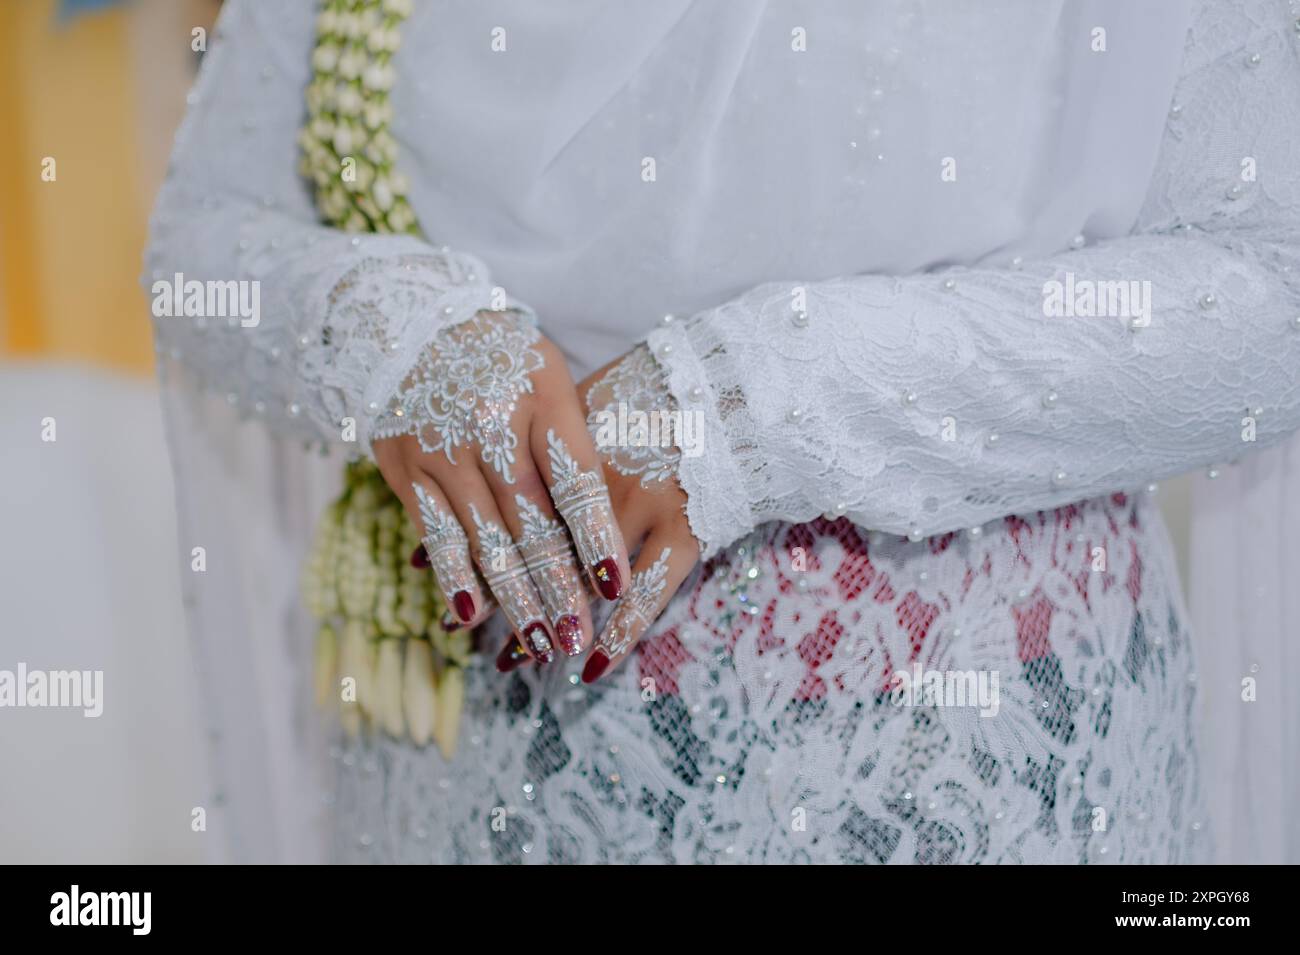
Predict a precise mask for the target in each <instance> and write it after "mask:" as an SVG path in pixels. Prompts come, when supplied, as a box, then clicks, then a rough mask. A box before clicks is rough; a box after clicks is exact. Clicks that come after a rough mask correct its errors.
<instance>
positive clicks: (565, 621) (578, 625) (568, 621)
mask: <svg viewBox="0 0 1300 955" xmlns="http://www.w3.org/2000/svg"><path fill="white" fill-rule="evenodd" d="M555 636H556V638H557V639H558V640H559V641H560V649H561V650H563V651H564V652H565V653H566V654H568V655H569V656H571V657H576V656H577V655H578V654H579V653H581V652H582V621H581V620H579V619H578V618H577V617H575V616H574V615H573V614H569V615H567V616H564V617H561V618H560V619H559V620H557V621H555Z"/></svg>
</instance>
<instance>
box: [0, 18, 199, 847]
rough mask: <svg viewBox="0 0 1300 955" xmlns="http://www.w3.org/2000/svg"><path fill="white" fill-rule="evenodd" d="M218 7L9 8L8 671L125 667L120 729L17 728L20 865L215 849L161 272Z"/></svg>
mask: <svg viewBox="0 0 1300 955" xmlns="http://www.w3.org/2000/svg"><path fill="white" fill-rule="evenodd" d="M72 6H78V7H84V8H88V9H86V10H85V12H82V13H79V14H77V15H75V16H70V15H69V12H70V10H69V8H70V7H72ZM216 11H217V4H216V2H214V0H120V2H112V3H110V2H107V0H62V2H61V3H56V2H55V0H0V130H2V131H3V133H2V135H3V136H4V143H3V145H0V449H3V450H0V460H3V462H4V467H3V468H2V469H0V492H2V493H0V609H2V610H3V620H2V621H0V668H12V667H13V666H14V665H15V664H16V663H18V662H19V661H21V662H23V663H25V664H27V665H29V666H31V667H35V668H64V667H70V668H73V669H92V670H93V669H99V670H102V671H103V672H104V673H105V681H104V683H105V707H104V713H103V716H102V717H101V718H99V719H94V720H87V719H83V718H82V717H81V715H80V713H70V712H65V711H58V710H50V709H33V710H28V709H24V710H21V711H12V710H5V712H4V714H3V716H0V766H4V767H5V775H6V778H9V779H14V780H22V785H21V786H5V785H0V861H3V862H8V863H22V862H65V863H67V862H196V861H200V860H202V859H204V858H206V857H207V853H208V851H209V842H208V841H207V840H205V839H203V838H202V837H201V836H200V835H199V834H197V833H194V832H192V831H191V830H190V826H189V823H188V819H189V810H190V807H193V806H196V805H203V804H204V801H205V800H209V799H210V790H209V788H208V786H207V783H206V780H205V775H204V774H205V764H204V761H203V759H202V758H201V756H202V752H203V750H202V745H203V743H202V735H201V732H200V730H199V723H198V715H197V713H196V711H195V709H194V707H193V706H192V702H191V701H192V699H193V697H194V695H195V693H194V686H193V683H192V672H193V660H192V658H191V656H190V653H189V643H188V641H187V639H186V637H185V630H184V622H183V615H182V609H181V604H180V595H179V587H180V571H179V568H180V567H181V566H183V564H182V561H183V559H184V553H185V551H183V550H182V549H181V548H180V547H179V546H178V541H177V536H176V527H175V523H174V515H173V512H172V509H171V507H170V506H169V502H170V501H171V500H172V498H173V488H172V479H171V469H170V467H169V462H168V460H167V453H166V445H165V441H164V437H163V434H164V431H163V420H162V415H161V412H160V408H159V402H158V392H157V386H156V383H155V380H154V376H153V346H152V341H151V338H152V330H151V328H150V323H149V306H148V298H147V296H146V294H145V293H144V291H143V290H142V289H141V288H140V285H139V276H140V273H141V261H142V251H143V246H144V241H145V233H146V222H147V219H148V215H149V207H150V205H151V203H152V201H153V196H154V194H155V192H156V191H157V188H158V185H159V183H160V182H161V179H162V176H163V173H164V170H165V169H166V164H167V157H168V154H169V152H170V146H171V139H172V135H173V131H174V129H175V127H176V124H177V123H178V122H179V120H180V117H181V114H182V112H183V109H184V106H185V94H186V92H187V90H188V89H189V87H190V85H191V83H192V82H193V78H194V73H195V68H196V66H197V55H196V53H195V52H194V50H193V49H192V48H191V42H192V37H193V31H194V30H195V29H203V30H210V28H211V26H212V21H213V17H214V15H215V13H216ZM47 158H49V159H52V160H53V161H54V167H53V169H54V178H53V179H51V180H48V181H47V179H46V178H44V177H43V172H44V171H45V169H46V166H45V161H46V159H47ZM47 421H49V422H57V438H56V439H55V440H50V438H53V437H55V435H54V433H53V432H49V433H48V436H47V432H46V428H45V424H44V423H45V422H47Z"/></svg>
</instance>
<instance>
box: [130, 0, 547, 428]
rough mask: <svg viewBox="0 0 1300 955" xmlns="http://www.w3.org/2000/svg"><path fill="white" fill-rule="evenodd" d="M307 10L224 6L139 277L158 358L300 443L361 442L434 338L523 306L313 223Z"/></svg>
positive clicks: (472, 280)
mask: <svg viewBox="0 0 1300 955" xmlns="http://www.w3.org/2000/svg"><path fill="white" fill-rule="evenodd" d="M314 12H315V5H314V4H310V3H259V4H254V3H247V2H242V0H241V2H231V3H227V4H226V7H225V9H224V11H223V13H222V16H221V20H220V23H219V25H218V27H217V30H216V35H215V37H213V38H212V41H211V44H210V50H209V52H208V54H207V55H206V57H205V59H204V64H203V69H202V72H201V75H200V78H199V81H198V83H197V84H196V85H195V88H194V90H193V92H191V93H190V97H189V104H190V105H189V111H188V113H187V114H186V117H185V121H184V123H183V124H182V127H181V130H180V132H179V134H178V136H177V141H176V146H175V150H174V153H173V157H172V165H171V168H170V171H169V174H168V177H167V181H166V183H165V185H164V186H163V189H162V192H161V194H160V196H159V199H158V203H157V206H156V208H155V211H154V217H153V221H152V226H151V235H150V242H149V248H148V251H147V255H146V274H145V278H144V283H145V285H146V287H147V288H148V289H149V290H150V294H151V296H153V298H154V302H155V305H154V314H155V319H154V324H155V329H156V341H157V344H158V348H159V350H160V351H161V352H162V353H163V354H164V356H165V357H169V358H172V359H176V360H179V361H180V362H181V363H183V364H184V365H185V366H186V367H188V368H189V369H191V370H193V371H194V372H195V373H197V374H198V376H199V377H200V378H201V380H202V382H203V383H204V384H205V385H206V386H207V387H208V388H211V389H214V390H218V391H220V392H221V393H223V394H225V395H226V396H227V398H228V400H230V401H231V402H232V403H234V404H238V405H240V406H241V407H242V408H243V409H245V411H246V412H247V413H249V414H251V415H256V416H261V417H264V418H265V419H266V420H267V421H268V422H269V423H270V424H272V426H279V427H282V428H284V429H287V430H289V431H291V432H292V433H296V434H299V435H302V436H303V437H307V438H321V439H325V440H329V441H339V440H341V439H345V437H346V436H345V428H344V425H343V419H344V418H352V419H354V420H355V421H356V425H357V427H356V429H355V430H356V439H357V440H358V441H359V442H360V444H361V445H362V446H363V447H364V446H365V445H366V443H367V440H368V436H369V434H370V429H371V427H372V426H373V424H374V421H375V419H376V416H377V415H378V414H379V413H380V412H382V411H383V410H384V409H385V408H386V406H387V404H388V402H389V401H390V400H391V399H392V396H393V395H394V394H395V393H396V392H397V390H398V387H399V386H400V385H401V383H402V381H403V379H404V377H405V375H406V373H407V372H408V371H409V370H410V369H411V368H412V367H413V366H415V364H416V363H417V362H418V361H419V360H420V358H421V357H422V355H423V352H424V350H425V347H426V346H427V345H428V343H429V342H430V340H431V339H432V338H433V337H434V335H435V334H436V332H437V331H438V330H440V329H441V328H445V327H448V326H450V325H453V324H457V323H459V322H461V321H464V320H466V319H468V318H470V317H472V316H473V315H474V314H475V313H476V312H477V311H479V310H480V309H487V308H494V307H502V306H503V305H509V306H511V307H514V308H520V309H521V310H523V311H525V312H526V311H527V310H526V309H522V306H520V305H519V304H518V303H515V302H511V301H510V300H509V299H506V298H503V297H501V295H500V293H499V292H498V293H497V296H496V300H495V302H494V301H493V299H494V290H493V287H492V284H491V280H490V277H489V275H488V271H487V269H486V268H485V267H484V266H483V265H482V263H480V262H479V261H477V260H476V259H475V258H473V257H472V256H469V255H464V254H459V253H456V252H452V251H450V250H448V249H446V248H437V247H434V246H431V245H429V244H428V243H426V242H424V241H422V240H421V239H419V238H416V237H413V236H409V235H387V236H381V235H349V234H347V233H344V232H342V231H339V230H337V229H333V228H328V227H325V226H322V225H320V224H318V223H317V216H316V212H315V210H314V208H313V205H312V202H311V198H310V195H309V192H308V189H307V186H306V183H305V181H304V180H303V179H301V178H300V177H299V176H298V174H297V169H298V146H297V133H298V129H299V127H300V126H301V124H302V122H303V116H304V111H305V106H304V88H305V87H306V85H307V83H308V81H309V80H310V78H311V67H310V58H311V51H312V43H313V33H314V28H313V20H314ZM195 283H198V284H195ZM178 306H179V307H178ZM237 306H238V307H237ZM160 312H161V313H162V314H159V313H160ZM177 312H179V314H176V313H177ZM232 313H233V314H232Z"/></svg>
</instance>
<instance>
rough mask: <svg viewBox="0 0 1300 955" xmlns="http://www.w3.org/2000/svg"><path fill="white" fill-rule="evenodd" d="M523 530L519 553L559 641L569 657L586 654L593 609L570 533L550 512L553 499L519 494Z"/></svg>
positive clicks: (518, 506) (517, 500) (516, 503)
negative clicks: (541, 501) (541, 502)
mask: <svg viewBox="0 0 1300 955" xmlns="http://www.w3.org/2000/svg"><path fill="white" fill-rule="evenodd" d="M514 503H515V507H516V508H517V513H518V516H519V521H520V525H521V533H520V535H519V543H518V547H519V552H520V553H521V554H523V557H524V562H525V563H526V564H527V565H528V574H529V576H530V577H532V579H533V583H534V584H535V585H536V587H537V590H538V593H540V594H541V597H542V603H543V605H545V607H546V612H547V614H548V615H549V618H550V620H551V621H552V625H553V626H554V628H555V637H556V641H557V642H558V643H559V645H560V649H561V650H563V651H564V652H565V654H567V655H568V656H571V657H576V656H578V655H579V654H581V653H582V651H583V650H584V649H586V647H585V643H586V639H585V637H586V634H588V633H590V632H591V611H590V609H589V608H588V607H587V597H586V593H585V591H584V589H583V586H582V577H581V575H580V574H579V573H578V564H577V561H576V560H575V559H574V556H573V549H572V547H570V545H569V534H568V532H567V531H566V530H565V529H564V525H562V524H561V523H560V522H559V521H557V520H556V519H555V518H554V517H553V516H551V514H550V513H549V512H550V502H549V501H548V502H546V504H545V510H543V508H542V505H539V504H536V503H534V502H533V501H530V500H529V499H528V498H526V497H525V496H524V495H522V494H516V495H515V502H514Z"/></svg>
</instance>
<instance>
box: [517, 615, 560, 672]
mask: <svg viewBox="0 0 1300 955" xmlns="http://www.w3.org/2000/svg"><path fill="white" fill-rule="evenodd" d="M524 642H525V643H527V644H528V649H529V650H531V651H532V653H533V656H534V657H536V659H537V662H538V663H550V662H551V661H552V660H554V659H555V651H554V650H552V649H551V638H550V637H548V636H547V635H546V624H544V623H542V622H541V621H540V620H537V621H534V622H533V623H530V624H529V625H528V626H527V627H525V628H524Z"/></svg>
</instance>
